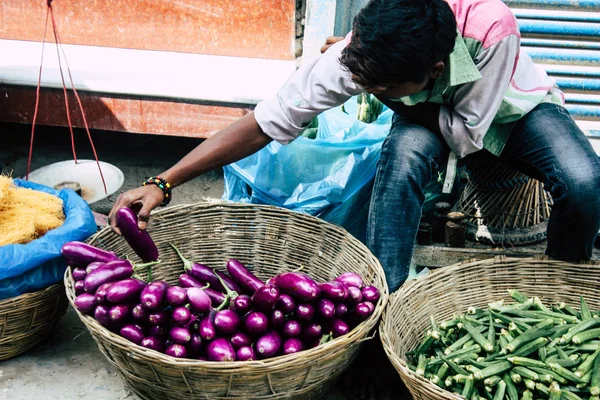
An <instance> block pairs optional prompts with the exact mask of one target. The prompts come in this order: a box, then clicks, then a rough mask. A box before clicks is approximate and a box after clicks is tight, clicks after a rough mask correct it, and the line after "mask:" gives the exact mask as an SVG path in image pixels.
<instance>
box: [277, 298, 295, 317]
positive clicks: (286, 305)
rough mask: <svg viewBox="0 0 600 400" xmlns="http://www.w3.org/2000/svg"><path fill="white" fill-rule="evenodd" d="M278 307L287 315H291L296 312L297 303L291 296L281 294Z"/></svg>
mask: <svg viewBox="0 0 600 400" xmlns="http://www.w3.org/2000/svg"><path fill="white" fill-rule="evenodd" d="M276 307H277V308H278V309H280V310H281V311H283V312H284V313H285V314H290V313H293V312H294V310H296V302H295V301H294V298H293V297H292V296H290V295H289V294H280V295H279V300H278V301H277V306H276Z"/></svg>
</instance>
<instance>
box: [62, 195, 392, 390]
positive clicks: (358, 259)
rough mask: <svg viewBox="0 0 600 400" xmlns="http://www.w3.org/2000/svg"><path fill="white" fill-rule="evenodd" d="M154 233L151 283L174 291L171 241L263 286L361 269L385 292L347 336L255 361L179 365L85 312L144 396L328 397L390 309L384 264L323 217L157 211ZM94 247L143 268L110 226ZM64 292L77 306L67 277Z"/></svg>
mask: <svg viewBox="0 0 600 400" xmlns="http://www.w3.org/2000/svg"><path fill="white" fill-rule="evenodd" d="M149 233H150V235H151V236H152V238H153V240H154V241H155V242H156V244H157V246H158V249H159V253H160V258H161V260H162V261H163V262H162V264H160V265H159V266H157V267H156V268H155V269H154V271H153V280H159V279H164V280H167V281H168V282H169V283H172V284H176V282H177V278H178V277H179V275H180V274H181V273H182V271H183V270H182V264H181V262H180V261H179V259H178V258H177V256H176V254H175V252H174V251H173V249H172V248H171V247H170V246H169V243H172V244H174V245H175V246H177V247H178V248H180V250H181V251H182V252H183V253H184V254H185V255H186V257H188V258H190V259H193V260H194V262H199V263H203V264H206V265H209V266H212V267H214V268H216V269H221V270H223V269H224V267H225V265H226V262H227V260H229V259H230V258H236V259H239V260H240V261H241V262H242V263H244V264H247V265H248V266H249V268H251V269H252V270H253V271H254V272H255V273H256V275H257V276H258V277H259V278H261V279H267V278H270V277H272V276H274V275H275V274H277V273H278V272H281V271H285V270H292V269H296V268H298V267H300V266H303V267H304V269H303V272H305V273H307V274H309V275H310V276H311V277H313V278H314V279H316V280H318V281H325V280H329V279H332V278H334V277H335V276H338V275H339V274H341V273H342V272H347V271H352V272H356V273H358V274H360V275H361V276H362V277H363V278H364V279H365V281H366V282H368V283H369V284H372V285H375V286H376V287H377V288H379V289H380V291H381V292H382V296H381V299H380V301H379V302H378V304H377V307H376V310H375V312H374V314H373V315H372V316H371V317H370V318H369V319H368V320H367V321H365V322H363V323H362V324H361V325H359V326H358V327H357V328H355V329H354V330H353V331H352V332H350V333H349V334H348V335H345V336H342V337H339V338H337V339H335V340H333V341H330V342H328V343H325V344H323V345H321V346H319V347H316V348H314V349H311V350H308V351H304V352H301V353H297V354H292V355H288V356H281V357H276V358H273V359H269V360H264V361H252V362H227V363H225V362H223V363H215V362H205V361H195V360H188V359H175V358H172V357H168V356H166V355H163V354H161V353H158V352H155V351H152V350H148V349H145V348H143V347H140V346H137V345H134V344H133V343H131V342H129V341H127V340H126V339H124V338H122V337H120V336H118V335H115V334H113V333H111V332H110V331H109V330H107V329H105V328H104V327H102V326H101V325H100V324H99V323H98V322H96V320H94V319H93V318H91V317H89V316H86V315H83V314H79V317H80V318H81V319H82V321H83V322H84V324H85V325H86V326H87V328H88V329H89V331H90V333H91V334H92V336H93V338H94V339H95V340H96V342H97V343H98V347H99V348H100V351H101V352H102V353H103V354H104V355H105V356H106V357H107V358H108V360H109V361H110V362H111V363H112V364H113V365H115V366H116V367H117V369H118V370H119V371H120V373H121V375H122V376H123V378H124V380H125V381H126V383H127V385H128V386H129V387H130V388H131V389H132V390H133V391H134V392H135V393H136V394H138V395H139V396H140V397H142V398H144V399H211V400H217V399H232V398H235V399H283V398H285V399H318V398H321V397H322V396H323V395H325V394H326V393H327V392H328V390H329V389H330V388H331V387H332V386H333V385H334V384H335V382H336V381H337V379H338V377H339V375H340V374H341V372H342V371H344V369H346V367H348V366H349V364H350V363H351V362H352V360H353V359H354V357H355V356H356V352H357V350H358V348H359V346H360V344H361V342H362V341H363V340H365V339H366V338H368V337H369V336H368V335H369V333H370V332H371V331H372V329H373V328H374V327H375V324H376V323H377V321H378V320H379V317H380V316H381V313H382V310H383V307H384V305H385V304H386V303H387V299H388V289H387V285H386V283H385V279H384V273H383V270H382V268H381V265H380V264H379V262H378V261H377V259H376V258H375V257H374V256H373V255H372V254H371V253H370V252H369V251H368V249H367V248H366V247H365V246H364V245H363V244H362V243H361V242H359V241H358V240H356V239H355V238H353V237H352V236H351V235H349V234H348V233H347V232H346V231H345V230H343V229H342V228H340V227H337V226H334V225H331V224H328V223H326V222H324V221H322V220H320V219H318V218H314V217H311V216H307V215H303V214H299V213H295V212H290V211H287V210H284V209H281V208H276V207H271V206H256V205H244V204H231V203H227V204H195V205H185V206H174V207H170V208H166V209H164V210H161V211H159V212H156V213H155V214H154V215H153V220H152V223H151V225H150V228H149ZM89 243H91V244H92V245H95V246H98V247H102V248H105V249H109V250H112V251H115V252H116V253H117V254H119V255H120V256H123V257H124V256H128V257H130V259H132V260H134V261H138V262H139V259H138V258H137V257H136V256H135V255H134V253H133V252H132V251H131V249H130V248H129V246H128V245H127V243H126V242H125V241H124V240H123V239H122V238H121V237H119V236H117V235H115V234H114V233H112V232H111V231H110V230H109V229H104V230H102V231H100V232H99V233H98V234H96V235H95V236H93V237H92V238H91V239H90V240H89ZM65 285H66V287H67V295H68V297H69V300H70V301H71V303H73V301H74V298H75V294H74V288H73V281H72V277H71V275H70V271H67V273H66V275H65Z"/></svg>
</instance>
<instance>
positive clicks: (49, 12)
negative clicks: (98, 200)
mask: <svg viewBox="0 0 600 400" xmlns="http://www.w3.org/2000/svg"><path fill="white" fill-rule="evenodd" d="M47 4H48V9H47V10H46V23H45V27H44V39H43V41H42V58H41V62H40V72H39V76H38V85H37V89H36V94H35V110H34V113H33V123H32V126H31V140H30V143H29V159H28V160H27V175H26V177H25V179H26V180H28V179H29V172H30V171H31V156H32V154H33V139H34V133H35V122H36V119H37V113H38V107H39V102H40V86H41V81H42V67H43V64H44V46H45V44H46V32H47V30H48V16H50V17H51V19H52V30H53V32H54V41H55V42H56V51H57V54H58V68H59V71H60V77H61V79H62V84H63V92H64V95H65V107H66V111H67V121H68V123H69V130H70V132H71V148H72V151H73V158H74V160H75V163H77V154H76V152H75V135H74V134H73V124H72V123H71V117H70V113H69V102H68V97H67V86H66V84H65V78H64V73H63V70H62V62H61V57H60V51H62V53H63V56H64V57H65V64H66V66H67V73H68V74H69V81H70V82H71V89H73V94H75V98H76V99H77V104H78V105H79V110H80V111H81V117H82V119H83V125H84V127H85V131H86V132H87V136H88V139H89V141H90V145H91V146H92V152H93V153H94V158H95V159H96V164H97V165H98V171H99V172H100V178H101V179H102V184H103V185H104V193H105V194H108V190H107V189H106V182H105V180H104V175H103V174H102V168H101V167H100V161H99V160H98V154H97V153H96V147H95V146H94V141H93V140H92V135H91V134H90V130H89V127H88V124H87V119H86V117H85V112H84V111H83V104H82V103H81V99H80V98H79V94H78V93H77V89H75V84H74V83H73V76H72V75H71V69H70V68H69V62H68V61H67V56H66V54H65V50H64V48H63V47H62V42H61V41H60V36H59V34H58V29H57V28H56V20H55V19H54V11H53V9H52V0H48V3H47ZM59 48H60V50H59Z"/></svg>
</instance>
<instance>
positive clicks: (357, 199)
mask: <svg viewBox="0 0 600 400" xmlns="http://www.w3.org/2000/svg"><path fill="white" fill-rule="evenodd" d="M344 109H345V110H346V112H344V111H343V110H342V108H341V107H336V108H333V109H331V110H328V111H325V112H324V113H322V114H320V115H319V117H318V128H317V132H316V138H315V139H308V138H306V137H302V136H300V137H298V138H297V139H296V140H295V141H293V142H292V143H290V144H289V145H287V146H284V145H281V144H279V143H277V142H272V143H270V144H269V145H268V146H266V147H265V148H263V149H262V150H260V151H259V152H257V153H255V154H253V155H251V156H249V157H247V158H245V159H243V160H241V161H239V162H237V163H234V164H230V165H228V166H226V167H225V168H224V178H225V193H224V195H223V199H224V200H228V201H234V202H245V203H254V204H270V205H275V206H279V207H283V208H287V209H289V210H293V211H298V212H303V213H307V214H311V215H314V216H317V217H320V218H322V219H324V220H326V221H328V222H331V223H334V224H337V225H341V226H343V227H344V228H346V229H347V230H348V231H350V232H351V233H352V234H354V235H355V236H356V237H358V238H359V239H361V240H363V237H362V233H364V228H365V222H366V213H365V212H362V213H361V210H362V211H364V210H365V209H366V207H367V206H368V203H369V200H370V196H371V188H372V182H373V178H374V177H375V172H376V170H377V161H378V160H379V157H380V154H381V145H382V144H383V141H384V140H385V138H386V136H387V135H388V133H389V130H390V127H391V122H392V115H393V112H392V111H391V110H389V109H388V108H385V107H384V109H383V112H382V113H381V114H380V115H379V118H378V119H377V121H375V122H373V123H371V124H366V123H363V122H360V121H358V120H357V119H356V115H357V102H356V97H353V98H351V99H350V100H348V102H346V104H344ZM361 215H362V216H361Z"/></svg>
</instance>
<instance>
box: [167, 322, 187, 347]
mask: <svg viewBox="0 0 600 400" xmlns="http://www.w3.org/2000/svg"><path fill="white" fill-rule="evenodd" d="M169 339H171V340H172V341H173V343H177V344H183V345H186V344H188V343H189V342H190V340H192V334H191V333H190V331H189V330H187V329H185V328H182V327H181V326H174V327H173V328H171V330H170V331H169Z"/></svg>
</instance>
